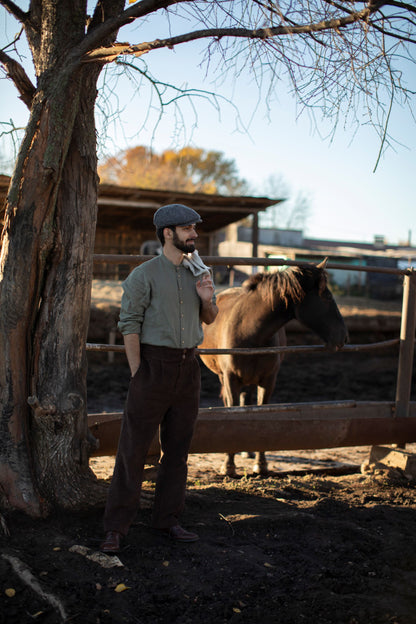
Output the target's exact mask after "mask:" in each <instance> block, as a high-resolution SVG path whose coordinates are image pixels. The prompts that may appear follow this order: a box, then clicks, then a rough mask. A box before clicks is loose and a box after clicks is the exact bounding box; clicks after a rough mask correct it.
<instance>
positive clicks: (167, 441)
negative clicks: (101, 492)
mask: <svg viewBox="0 0 416 624" xmlns="http://www.w3.org/2000/svg"><path fill="white" fill-rule="evenodd" d="M200 386H201V373H200V367H199V363H198V360H197V358H196V354H195V349H170V348H168V347H156V346H152V345H141V363H140V368H139V370H138V371H137V373H136V375H135V376H134V377H133V378H132V379H131V381H130V387H129V391H128V395H127V401H126V406H125V410H124V414H123V421H122V425H121V432H120V439H119V444H118V450H117V457H116V463H115V467H114V474H113V477H112V480H111V485H110V489H109V493H108V498H107V505H106V509H105V513H104V530H105V531H119V532H120V533H122V534H123V535H126V534H127V532H128V530H129V527H130V525H131V523H132V521H133V520H134V517H135V515H136V513H137V510H138V508H139V503H140V492H141V486H142V480H143V469H144V464H145V459H146V456H147V453H148V450H149V447H150V444H151V442H152V440H153V437H154V436H155V434H156V432H157V429H158V427H160V429H159V431H160V433H159V435H160V445H161V451H162V454H161V459H160V463H159V469H158V475H157V480H156V490H155V499H154V505H153V516H152V526H153V527H155V528H158V529H163V528H169V527H171V526H174V525H176V524H178V518H179V516H180V514H181V512H182V511H183V508H184V504H185V488H186V478H187V460H188V452H189V447H190V444H191V439H192V434H193V430H194V425H195V421H196V418H197V415H198V409H199V394H200Z"/></svg>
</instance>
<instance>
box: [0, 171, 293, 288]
mask: <svg viewBox="0 0 416 624" xmlns="http://www.w3.org/2000/svg"><path fill="white" fill-rule="evenodd" d="M9 183H10V178H9V177H8V176H4V175H0V226H2V224H3V220H4V205H5V199H6V195H7V190H8V187H9ZM281 201H283V200H281V199H270V198H268V197H250V196H236V197H230V196H224V195H208V194H204V193H185V192H182V191H172V190H154V189H141V188H136V187H124V186H117V185H115V184H100V185H99V188H98V216H97V229H96V237H95V247H94V253H95V254H109V255H120V254H122V255H132V254H140V250H141V249H146V248H147V249H155V245H154V244H153V245H150V244H149V243H153V242H156V235H155V229H154V226H153V214H154V212H155V211H156V210H157V209H158V208H160V206H163V205H164V204H172V203H180V204H186V205H187V206H190V207H191V208H194V209H195V210H197V211H198V212H199V214H200V215H201V217H202V220H203V224H202V226H201V228H200V234H199V239H198V250H199V253H200V254H201V255H206V256H210V255H211V256H214V255H217V240H218V238H219V239H221V235H220V234H219V232H221V230H224V228H225V227H227V226H228V225H229V224H231V223H234V222H235V221H241V220H243V219H247V218H248V217H250V218H251V219H252V220H253V222H254V223H257V221H258V213H259V212H261V211H263V210H266V208H269V207H270V206H274V205H275V204H278V203H280V202H281ZM252 232H253V239H252V241H251V248H253V247H254V248H255V247H256V245H257V240H256V229H255V228H253V230H252ZM145 244H147V245H146V247H144V245H145ZM156 247H157V245H156ZM151 253H153V251H152V252H151ZM130 270H131V265H129V264H125V263H117V264H114V263H110V262H108V263H107V264H102V263H99V264H98V263H96V265H95V266H94V276H95V277H99V278H103V279H122V278H124V277H125V276H126V275H127V274H128V272H129V271H130Z"/></svg>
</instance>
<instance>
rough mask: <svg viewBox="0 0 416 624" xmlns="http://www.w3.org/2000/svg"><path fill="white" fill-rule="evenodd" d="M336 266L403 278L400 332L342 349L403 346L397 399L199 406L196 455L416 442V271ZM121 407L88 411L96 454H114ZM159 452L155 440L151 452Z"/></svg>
mask: <svg viewBox="0 0 416 624" xmlns="http://www.w3.org/2000/svg"><path fill="white" fill-rule="evenodd" d="M150 258H151V256H124V255H97V256H94V262H96V263H98V262H105V263H123V264H129V265H132V266H133V265H134V266H136V265H138V264H140V263H142V262H145V261H146V260H148V259H150ZM203 260H204V262H205V263H206V264H207V265H209V266H215V265H222V266H227V267H233V266H236V265H240V266H242V265H250V266H262V265H263V266H266V265H267V266H281V265H289V266H303V265H304V263H301V262H295V261H290V260H278V259H270V258H231V257H230V258H228V257H227V258H225V257H211V256H209V257H208V256H205V257H203ZM327 268H328V269H331V270H342V269H348V270H349V271H351V270H355V271H366V272H378V273H389V274H395V275H398V276H400V275H401V276H403V302H402V316H401V329H400V336H399V337H398V338H397V339H393V340H387V341H383V342H378V343H371V344H364V345H345V347H344V348H343V350H342V351H341V352H340V353H339V355H340V357H342V352H344V351H345V352H351V351H374V350H378V349H384V348H387V347H391V346H393V345H399V358H398V367H397V376H396V395H395V401H392V402H388V401H386V402H380V401H355V400H354V399H351V400H347V401H322V402H317V403H290V404H273V405H272V404H270V405H265V406H245V407H221V408H217V407H210V408H201V409H200V410H199V416H198V420H197V425H196V430H195V433H194V437H193V440H192V445H191V453H206V452H218V453H222V452H239V451H272V450H296V449H316V448H336V447H343V446H363V445H374V444H394V443H395V444H399V445H402V444H405V443H410V442H416V402H411V401H410V396H411V383H412V371H413V356H414V345H415V326H416V281H415V280H416V273H415V272H414V271H413V269H403V270H400V269H394V268H387V267H384V268H383V267H371V266H368V267H363V266H359V267H351V266H350V265H342V264H336V265H331V263H328V264H327ZM324 348H325V347H324V346H321V345H315V346H293V347H269V348H262V349H260V348H259V349H199V352H200V353H205V354H209V353H246V354H247V355H249V354H253V353H255V354H261V353H270V352H271V351H272V352H275V353H277V352H281V353H283V352H284V353H312V352H317V351H320V350H324ZM87 350H89V351H115V352H117V351H120V352H124V346H122V345H103V344H87ZM121 416H122V414H121V413H118V412H117V413H111V414H90V415H89V417H88V421H89V427H90V429H91V431H92V433H93V434H94V435H95V437H96V438H97V439H98V440H99V448H98V449H97V451H96V452H95V453H94V455H113V454H115V452H116V449H117V441H118V435H119V430H120V424H121ZM158 452H159V443H158V441H157V439H156V438H155V440H154V441H153V443H152V446H151V448H150V450H149V455H156V454H158Z"/></svg>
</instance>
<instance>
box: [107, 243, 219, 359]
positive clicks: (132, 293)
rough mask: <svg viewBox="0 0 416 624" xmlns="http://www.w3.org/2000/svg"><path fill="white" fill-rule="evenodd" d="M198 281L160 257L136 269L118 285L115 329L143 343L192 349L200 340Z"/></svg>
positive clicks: (186, 270)
mask: <svg viewBox="0 0 416 624" xmlns="http://www.w3.org/2000/svg"><path fill="white" fill-rule="evenodd" d="M199 279H200V278H199V277H195V276H194V275H193V273H192V272H191V271H190V270H189V269H187V268H185V267H184V266H183V265H182V264H180V265H179V266H176V265H175V264H173V262H171V261H170V260H168V258H166V256H165V255H163V254H162V255H160V256H156V257H155V258H152V259H151V260H148V261H147V262H145V263H143V264H141V265H140V266H138V267H136V268H135V269H133V271H132V272H131V273H130V275H129V276H128V278H127V279H126V280H125V281H124V282H123V284H122V286H123V296H122V299H121V311H120V321H119V323H118V328H119V330H120V331H121V333H122V334H139V336H140V342H141V343H144V344H151V345H155V346H160V347H171V348H174V349H181V348H184V349H189V348H192V347H196V346H197V345H198V344H200V343H201V342H202V340H203V332H202V326H201V321H200V318H199V313H200V308H201V300H200V298H199V296H198V293H197V292H196V282H197V281H198V280H199ZM214 301H215V297H214Z"/></svg>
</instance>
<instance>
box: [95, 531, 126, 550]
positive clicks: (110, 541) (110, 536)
mask: <svg viewBox="0 0 416 624" xmlns="http://www.w3.org/2000/svg"><path fill="white" fill-rule="evenodd" d="M121 538H122V535H121V533H119V532H118V531H107V533H106V534H105V538H104V541H103V542H102V543H101V545H100V550H102V551H103V552H113V553H114V552H118V551H119V550H120V542H121Z"/></svg>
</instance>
